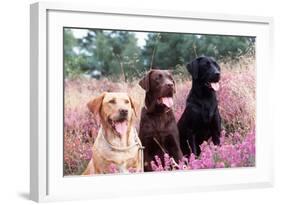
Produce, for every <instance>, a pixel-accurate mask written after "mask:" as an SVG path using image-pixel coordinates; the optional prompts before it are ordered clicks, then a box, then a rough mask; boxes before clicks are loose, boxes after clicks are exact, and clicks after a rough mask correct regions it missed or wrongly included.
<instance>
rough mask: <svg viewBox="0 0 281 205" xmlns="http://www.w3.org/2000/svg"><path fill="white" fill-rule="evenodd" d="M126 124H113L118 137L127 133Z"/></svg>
mask: <svg viewBox="0 0 281 205" xmlns="http://www.w3.org/2000/svg"><path fill="white" fill-rule="evenodd" d="M127 127H128V123H127V122H126V121H124V122H117V123H116V124H115V129H116V131H117V132H118V133H119V134H120V135H124V134H126V132H127Z"/></svg>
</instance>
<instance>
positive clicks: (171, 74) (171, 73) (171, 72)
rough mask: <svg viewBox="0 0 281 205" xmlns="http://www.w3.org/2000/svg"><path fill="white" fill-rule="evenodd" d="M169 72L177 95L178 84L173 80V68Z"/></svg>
mask: <svg viewBox="0 0 281 205" xmlns="http://www.w3.org/2000/svg"><path fill="white" fill-rule="evenodd" d="M167 71H168V73H169V74H170V76H171V80H172V81H173V84H174V94H175V93H176V83H175V80H174V78H173V73H174V70H173V68H169V69H168V70H167Z"/></svg>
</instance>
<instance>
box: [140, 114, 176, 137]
mask: <svg viewBox="0 0 281 205" xmlns="http://www.w3.org/2000/svg"><path fill="white" fill-rule="evenodd" d="M141 124H142V125H141V126H142V127H141V129H142V130H143V131H144V132H145V133H146V134H148V135H155V136H158V135H161V136H162V135H167V134H170V133H173V132H175V129H176V121H175V119H174V117H173V116H171V115H154V116H151V115H147V116H146V120H143V122H142V123H141Z"/></svg>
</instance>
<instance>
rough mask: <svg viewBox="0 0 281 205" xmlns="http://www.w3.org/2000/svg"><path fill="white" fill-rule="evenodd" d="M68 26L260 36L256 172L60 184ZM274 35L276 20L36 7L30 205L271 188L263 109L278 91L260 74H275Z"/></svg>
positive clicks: (270, 145)
mask: <svg viewBox="0 0 281 205" xmlns="http://www.w3.org/2000/svg"><path fill="white" fill-rule="evenodd" d="M65 26H66V27H80V28H81V27H85V28H108V29H120V30H121V29H124V30H147V31H176V32H189V33H202V34H222V35H247V36H256V37H257V42H256V43H257V44H256V51H257V52H256V70H257V78H256V79H257V96H256V97H257V107H256V110H257V121H256V126H257V130H256V134H257V140H256V150H257V152H256V166H255V167H253V168H231V169H216V170H197V171H188V172H165V173H144V174H130V175H116V176H114V175H110V176H108V175H107V176H92V177H82V176H81V177H79V176H76V177H63V173H62V160H63V158H62V156H63V152H62V149H63V147H62V145H63V135H62V129H63V124H62V121H61V120H62V108H63V103H62V102H63V101H62V96H63V83H62V82H63V77H62V72H63V70H62V68H63V63H62V62H63V58H62V57H63V51H62V28H63V27H65ZM272 29H273V19H272V18H270V17H257V16H240V15H239V16H238V15H237V16H236V15H227V14H212V13H194V12H189V11H186V12H182V11H160V10H159V11H157V10H149V9H147V10H141V9H125V8H96V6H95V5H91V4H88V5H87V4H73V3H46V2H42V3H41V2H40V3H35V4H32V5H31V9H30V65H31V67H30V79H31V81H30V93H31V95H30V118H31V127H30V133H31V134H30V198H31V199H32V200H34V201H37V202H41V201H53V200H72V199H83V198H85V199H95V198H102V197H114V196H123V197H126V196H131V195H142V194H163V193H175V192H177V193H180V192H188V191H204V190H222V189H234V188H251V187H269V186H273V160H272V155H273V151H272V150H273V134H272V135H271V134H270V132H271V131H270V125H271V120H270V119H272V115H271V113H269V112H267V111H266V110H265V109H263V108H264V107H268V106H271V101H270V99H272V97H273V93H272V92H271V90H273V89H270V88H271V86H272V84H271V83H270V78H269V77H270V74H269V73H270V72H265V71H264V69H262V68H263V67H266V68H267V69H273V66H272V63H271V62H272V50H273V36H272V35H273V32H272ZM54 68H56V69H54ZM271 73H272V72H271ZM265 119H266V120H265ZM179 181H180V182H181V183H178V182H179ZM152 182H153V183H152ZM148 184H149V186H148ZM109 185H113V186H109ZM116 187H118V188H116Z"/></svg>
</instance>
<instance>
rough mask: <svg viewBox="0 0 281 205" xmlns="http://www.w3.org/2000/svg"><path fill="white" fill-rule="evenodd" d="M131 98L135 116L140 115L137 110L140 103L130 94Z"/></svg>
mask: <svg viewBox="0 0 281 205" xmlns="http://www.w3.org/2000/svg"><path fill="white" fill-rule="evenodd" d="M129 99H130V102H131V106H132V109H133V110H134V113H135V116H136V117H137V116H138V115H137V113H138V112H137V110H138V107H139V105H138V103H137V102H136V101H135V100H133V99H132V97H130V96H129Z"/></svg>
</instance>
